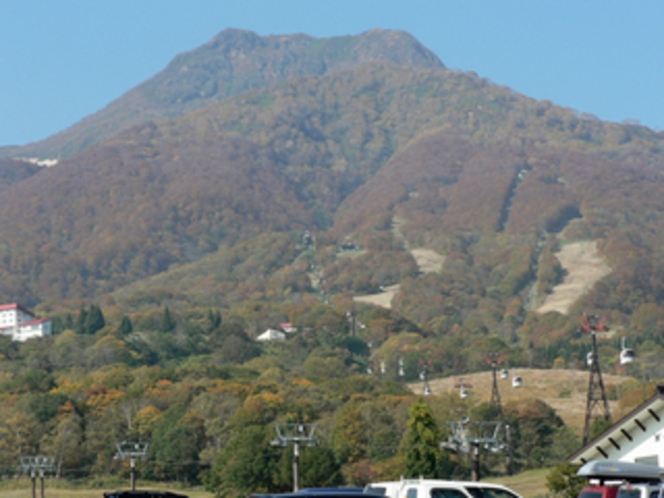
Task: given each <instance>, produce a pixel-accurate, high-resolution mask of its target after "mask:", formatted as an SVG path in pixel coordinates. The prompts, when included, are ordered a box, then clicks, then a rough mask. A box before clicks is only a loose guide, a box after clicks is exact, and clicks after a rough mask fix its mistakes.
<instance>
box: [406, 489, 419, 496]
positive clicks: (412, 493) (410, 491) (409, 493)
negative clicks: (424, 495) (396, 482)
mask: <svg viewBox="0 0 664 498" xmlns="http://www.w3.org/2000/svg"><path fill="white" fill-rule="evenodd" d="M406 498H417V488H409V489H408V491H407V492H406Z"/></svg>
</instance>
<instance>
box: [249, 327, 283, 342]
mask: <svg viewBox="0 0 664 498" xmlns="http://www.w3.org/2000/svg"><path fill="white" fill-rule="evenodd" d="M256 340H257V341H263V342H265V341H285V340H286V334H285V333H284V332H282V331H281V330H276V329H267V330H266V331H265V332H263V333H262V334H261V335H259V336H258V337H256Z"/></svg>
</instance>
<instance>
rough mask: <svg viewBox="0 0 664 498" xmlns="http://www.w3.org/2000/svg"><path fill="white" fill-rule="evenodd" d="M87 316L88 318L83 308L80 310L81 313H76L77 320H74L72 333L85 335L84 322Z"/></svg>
mask: <svg viewBox="0 0 664 498" xmlns="http://www.w3.org/2000/svg"><path fill="white" fill-rule="evenodd" d="M87 316H88V312H87V311H86V310H85V308H81V311H79V313H78V318H77V319H76V327H75V329H74V331H75V332H76V333H77V334H80V335H82V334H85V333H86V329H85V322H86V318H87Z"/></svg>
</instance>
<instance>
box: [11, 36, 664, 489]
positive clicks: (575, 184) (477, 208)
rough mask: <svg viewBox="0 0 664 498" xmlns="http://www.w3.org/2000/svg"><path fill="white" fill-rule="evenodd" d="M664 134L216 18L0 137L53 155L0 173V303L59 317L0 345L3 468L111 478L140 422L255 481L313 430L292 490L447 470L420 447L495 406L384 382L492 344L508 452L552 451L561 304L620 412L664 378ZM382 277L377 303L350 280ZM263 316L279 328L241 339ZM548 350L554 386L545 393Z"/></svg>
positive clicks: (199, 469)
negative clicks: (591, 320)
mask: <svg viewBox="0 0 664 498" xmlns="http://www.w3.org/2000/svg"><path fill="white" fill-rule="evenodd" d="M231 75H232V76H231ZM116 131H118V133H115V132H116ZM663 145H664V135H662V134H661V133H657V132H654V131H652V130H649V129H647V128H645V127H642V126H638V125H634V124H617V123H608V122H602V121H600V120H598V119H596V118H594V117H592V116H588V115H579V113H577V112H575V111H574V110H572V109H564V108H561V107H558V106H556V105H554V104H553V103H551V102H548V101H536V100H533V99H531V98H528V97H526V96H523V95H519V94H517V93H515V92H513V91H511V90H510V89H508V88H505V87H501V86H498V85H495V84H493V83H491V82H490V81H488V80H486V79H482V78H479V77H478V76H477V75H475V74H473V73H463V72H459V71H451V70H448V69H446V68H445V67H444V65H443V64H442V63H441V62H440V61H438V60H437V59H436V58H435V57H434V56H433V55H431V53H430V52H429V51H427V50H426V49H424V48H423V47H421V46H420V45H419V43H417V42H416V41H415V40H413V39H412V37H410V36H409V35H406V34H404V33H399V32H390V31H371V32H368V33H365V34H363V35H360V36H358V37H343V38H333V39H328V40H316V39H313V38H310V37H307V36H304V35H293V36H283V37H266V38H261V37H258V36H256V35H254V34H252V33H248V32H241V31H236V30H231V31H227V32H223V33H221V34H220V35H219V37H217V38H215V39H214V40H212V41H211V42H210V43H209V44H207V45H205V46H204V47H201V48H199V49H196V50H194V51H192V52H189V53H187V54H182V55H180V56H178V57H176V59H174V61H173V62H172V63H171V65H169V67H167V68H166V69H165V70H164V71H163V72H162V73H160V74H159V75H157V76H155V78H153V79H151V80H149V81H148V82H146V83H145V84H144V85H142V86H140V87H138V88H137V89H134V90H132V91H130V92H129V93H128V94H127V95H125V96H124V97H122V98H121V99H119V100H118V101H116V102H115V103H112V104H111V105H109V107H108V108H107V109H105V110H102V111H100V113H98V114H97V115H95V116H91V117H90V118H89V119H88V120H85V121H84V122H83V123H81V124H80V126H78V125H77V126H75V127H72V128H71V129H70V130H66V131H65V132H63V133H62V134H61V135H60V136H55V137H52V138H51V139H49V140H48V141H45V142H43V143H40V144H35V145H34V147H35V149H34V150H33V149H30V148H26V149H24V150H23V149H22V150H21V151H20V152H21V155H24V156H27V155H29V154H35V155H40V154H41V153H42V152H43V153H45V154H46V153H48V154H49V155H50V154H51V153H54V154H55V155H58V156H59V157H61V158H63V160H62V161H60V162H58V164H57V165H55V166H53V167H50V168H38V169H35V167H34V165H31V164H30V163H27V162H25V161H18V160H14V159H3V160H2V162H1V163H0V189H2V196H0V299H1V300H2V302H20V303H21V304H22V305H24V306H31V307H34V308H35V310H36V312H37V314H38V315H39V316H48V317H51V318H52V319H53V330H54V336H53V337H47V338H43V339H40V340H34V341H28V342H26V343H16V342H12V341H11V339H10V338H9V337H4V336H3V337H0V406H1V407H2V410H3V414H4V416H3V419H2V420H0V434H1V435H2V437H0V473H3V474H10V473H12V472H13V469H14V467H15V463H16V460H17V458H18V456H19V455H24V454H27V453H34V454H38V453H39V454H41V453H49V454H58V455H60V456H61V458H62V461H63V467H62V471H63V476H64V477H66V478H68V479H79V478H80V479H95V478H97V477H100V476H108V475H112V476H120V477H122V476H126V475H127V472H128V469H127V466H126V463H125V464H123V463H122V462H119V461H117V460H114V459H113V456H114V453H115V443H116V442H118V441H122V440H130V439H140V440H142V441H150V459H149V460H148V461H147V462H145V463H142V464H141V467H140V472H141V475H142V477H145V478H147V479H150V480H159V481H178V482H187V483H192V482H193V483H202V484H203V485H205V486H206V488H207V489H208V490H212V491H214V492H215V493H217V494H219V495H224V496H229V497H235V496H241V495H242V496H244V495H247V494H248V493H250V492H261V491H279V490H285V489H288V488H289V487H290V483H291V482H292V481H291V477H292V476H291V474H290V473H291V469H292V466H291V463H292V462H291V461H290V460H289V459H290V458H291V453H290V452H289V451H283V449H281V448H277V447H274V446H270V444H269V442H270V441H271V440H273V439H274V437H275V432H274V431H275V424H287V423H288V424H291V423H298V424H302V423H315V424H318V425H317V427H318V428H319V429H318V430H319V435H320V445H319V446H318V447H316V448H310V449H307V450H306V451H305V452H304V453H303V461H304V460H306V459H310V460H308V461H309V462H312V464H311V466H310V468H311V469H312V471H311V473H309V474H307V475H306V476H305V477H303V482H305V483H307V485H312V486H313V485H337V484H350V483H355V484H362V483H365V482H369V481H370V480H372V479H380V478H385V479H387V478H394V477H398V476H400V475H411V474H412V475H425V474H426V475H429V474H430V475H436V476H445V477H457V478H458V477H467V474H468V470H469V465H470V462H469V461H468V459H467V458H466V457H465V456H464V455H458V454H453V453H450V452H449V451H447V450H445V451H442V450H441V448H440V441H442V440H445V439H446V437H447V436H448V435H449V434H448V431H449V426H448V424H447V422H449V421H453V420H459V419H460V417H463V416H469V417H471V418H472V419H473V420H493V418H495V416H496V414H495V412H494V410H495V407H491V406H488V404H487V403H486V399H485V398H484V397H483V396H484V394H482V395H480V394H479V393H480V392H481V393H486V392H488V391H487V389H486V388H485V387H482V388H478V389H477V390H476V391H475V392H477V393H478V394H477V395H473V396H471V397H470V398H469V399H467V400H461V399H460V398H459V396H458V393H456V392H453V391H451V390H449V389H447V388H444V389H442V391H441V392H440V393H439V392H437V389H438V387H436V392H435V395H434V396H431V397H429V398H426V399H421V397H420V395H419V394H418V393H417V392H416V391H415V392H413V391H411V390H409V389H408V388H407V385H408V384H411V383H413V382H415V381H417V379H418V378H419V376H420V374H421V372H422V371H423V369H424V368H426V369H427V372H428V374H429V375H430V378H431V379H441V380H433V381H432V382H433V384H434V385H435V386H438V385H439V384H440V385H441V386H443V385H445V382H449V381H447V380H444V379H445V378H448V379H456V378H458V377H466V376H470V375H471V374H473V373H476V372H484V371H485V370H486V364H487V363H486V362H487V357H488V355H489V354H490V353H493V354H496V355H498V356H499V357H500V358H501V359H502V361H503V362H504V364H505V365H509V368H510V369H511V370H513V371H517V372H522V373H523V377H524V381H525V386H524V388H523V389H522V390H521V391H519V392H520V393H524V394H523V397H518V398H517V397H514V398H513V396H515V395H516V394H515V393H516V391H509V390H508V391H509V392H510V393H511V394H509V395H508V394H507V392H505V398H506V399H505V401H506V402H505V404H504V410H505V416H506V420H508V421H509V424H510V426H511V427H514V428H515V435H514V451H515V469H514V470H517V471H519V470H528V469H534V468H540V467H547V466H551V465H553V464H555V463H557V462H559V461H561V460H563V459H564V458H565V457H566V456H567V455H568V454H569V453H570V452H571V451H572V450H573V449H576V448H577V447H578V444H579V441H578V437H577V435H576V434H577V433H578V428H579V425H578V424H579V419H578V415H579V411H578V407H577V406H576V405H574V407H572V404H575V403H576V404H578V400H579V399H580V397H581V396H582V395H583V393H582V387H580V384H579V382H580V381H578V379H576V378H574V372H575V371H578V370H581V369H582V368H583V367H584V365H585V359H586V355H587V353H588V348H589V343H590V339H589V337H587V336H586V335H584V334H582V333H581V331H580V327H579V320H578V316H579V315H580V314H581V313H583V312H586V313H588V314H592V315H595V314H596V315H601V316H604V317H605V318H604V319H605V321H606V323H608V324H609V327H610V330H609V332H608V333H603V334H601V335H600V336H599V337H598V344H599V355H600V362H601V367H602V371H603V372H604V373H605V375H607V379H611V391H610V393H609V394H610V397H611V401H612V403H613V406H614V408H616V413H618V412H621V411H622V410H628V409H630V408H631V407H633V406H636V405H637V404H638V403H639V402H641V401H643V399H646V398H647V397H648V396H649V394H650V392H651V389H652V387H653V385H652V384H653V381H654V382H656V379H661V378H662V377H664V367H663V366H662V363H661V357H662V354H664V336H663V335H662V330H664V253H663V252H662V247H664V230H663V229H662V228H663V226H662V224H663V223H664V176H663V174H662V173H663V172H664V155H663V154H664V152H663V151H664V149H663ZM7 150H8V149H4V152H7ZM39 151H41V152H39ZM575 244H576V247H580V246H583V247H585V246H588V247H595V248H596V259H595V261H601V262H602V265H606V266H603V272H602V274H601V275H600V274H598V275H597V278H596V279H595V280H593V281H592V282H590V281H589V280H587V279H585V278H582V279H581V282H580V286H579V289H581V290H580V291H579V292H576V293H575V294H574V296H573V298H572V299H571V300H570V302H567V303H566V308H565V310H564V311H565V313H561V311H563V310H562V309H560V308H556V309H555V310H551V311H546V309H545V310H543V311H546V312H538V311H536V309H537V304H538V303H546V302H547V299H548V298H549V297H550V296H555V292H556V290H557V289H560V285H564V284H565V283H566V282H569V279H570V278H573V277H576V273H575V272H574V269H573V268H571V267H569V266H567V262H566V260H565V257H564V255H565V254H566V250H568V249H567V248H570V247H574V245H575ZM423 255H428V256H431V255H437V256H436V258H435V263H436V264H435V265H434V264H427V265H424V264H422V263H423V259H422V256H423ZM430 263H431V261H430ZM441 263H442V264H441ZM607 269H608V271H607ZM384 289H389V290H391V291H393V292H394V294H393V297H392V299H391V301H390V302H389V303H388V304H389V307H383V306H376V305H374V304H371V303H367V302H366V301H362V300H358V299H355V298H357V297H358V296H367V295H377V294H378V293H380V292H381V291H382V290H384ZM268 328H283V329H284V330H288V331H289V332H288V335H287V338H286V340H285V341H284V342H278V343H263V342H260V341H257V340H256V339H257V338H258V337H259V335H260V334H261V333H263V332H264V331H265V330H266V329H268ZM623 336H626V338H627V343H628V345H629V347H630V348H633V349H634V350H635V351H636V354H637V358H638V361H637V362H635V363H634V364H632V365H629V366H628V367H625V366H621V365H620V364H619V361H618V358H619V352H620V348H621V338H622V337H623ZM526 367H527V368H528V369H529V370H524V369H525V368H526ZM552 368H555V370H553V372H554V374H552V375H556V376H557V378H558V377H559V378H563V377H565V378H566V377H567V376H569V377H570V380H569V387H565V386H567V384H564V385H563V383H560V382H559V383H557V384H556V385H555V387H551V386H552V384H551V383H548V384H547V385H546V386H545V385H544V384H542V383H547V382H548V381H546V380H545V377H544V375H545V374H542V373H541V372H546V371H547V370H550V369H552ZM400 370H401V372H400ZM477 375H478V377H477V380H476V382H477V385H478V386H480V385H481V384H482V383H483V382H484V381H485V380H483V379H484V378H485V376H486V375H485V374H477ZM579 375H581V376H583V374H579ZM613 375H615V376H620V378H619V379H618V378H614V377H611V376H613ZM627 377H630V379H629V380H625V381H624V382H623V379H626V378H627ZM538 379H540V380H538ZM618 381H620V388H618V387H617V386H618ZM565 382H567V381H565ZM614 385H615V386H616V387H615V388H614V387H613V386H614ZM519 396H522V395H519ZM616 403H617V405H618V406H616ZM422 426H427V427H429V428H430V432H429V436H427V438H428V439H427V441H428V450H427V451H429V453H428V454H429V455H430V457H431V458H430V459H428V458H427V459H422V458H420V459H418V458H416V457H415V456H416V454H417V451H416V450H415V449H416V448H419V446H418V445H419V443H418V441H419V439H420V438H422V437H423V435H422V434H420V433H418V432H417V430H416V429H415V428H417V427H422ZM594 429H597V427H595V428H594ZM422 462H430V463H431V465H432V466H431V467H427V468H422V467H421V464H422ZM485 465H486V471H487V473H489V475H498V474H502V473H505V472H507V469H506V468H505V459H504V458H502V457H501V456H500V455H495V456H493V457H491V458H489V459H487V461H486V463H485Z"/></svg>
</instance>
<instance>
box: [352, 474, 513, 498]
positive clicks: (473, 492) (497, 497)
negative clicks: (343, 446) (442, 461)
mask: <svg viewBox="0 0 664 498" xmlns="http://www.w3.org/2000/svg"><path fill="white" fill-rule="evenodd" d="M364 492H365V493H371V494H381V495H385V496H386V497H387V498H521V496H520V495H519V494H518V493H516V492H514V491H512V490H511V489H509V488H508V487H506V486H501V485H500V484H490V483H487V482H474V481H444V480H440V479H421V478H420V479H402V480H401V481H388V482H375V483H371V484H369V485H367V486H366V487H365V488H364Z"/></svg>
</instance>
